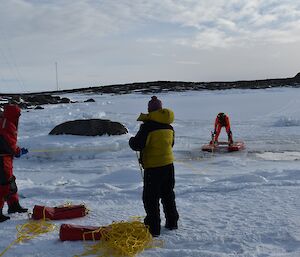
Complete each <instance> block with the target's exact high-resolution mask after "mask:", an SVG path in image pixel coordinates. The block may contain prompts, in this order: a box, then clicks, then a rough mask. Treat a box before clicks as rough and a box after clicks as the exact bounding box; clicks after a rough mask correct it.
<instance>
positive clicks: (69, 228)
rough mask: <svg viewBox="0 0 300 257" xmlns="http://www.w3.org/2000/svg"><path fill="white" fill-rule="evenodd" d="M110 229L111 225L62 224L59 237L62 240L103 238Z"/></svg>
mask: <svg viewBox="0 0 300 257" xmlns="http://www.w3.org/2000/svg"><path fill="white" fill-rule="evenodd" d="M108 231H109V227H94V226H78V225H71V224H62V225H61V226H60V230H59V239H60V240H61V241H78V240H82V241H85V240H93V241H95V240H101V239H102V237H103V235H104V234H105V233H107V232H108Z"/></svg>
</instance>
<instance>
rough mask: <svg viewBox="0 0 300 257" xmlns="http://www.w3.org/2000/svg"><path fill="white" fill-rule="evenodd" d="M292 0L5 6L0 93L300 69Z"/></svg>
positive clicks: (298, 4)
mask: <svg viewBox="0 0 300 257" xmlns="http://www.w3.org/2000/svg"><path fill="white" fill-rule="evenodd" d="M299 60H300V1H296V0H251V1H246V0H245V1H239V0H215V1H210V0H202V1H198V0H181V1H179V0H151V1H150V0H148V1H145V0H103V1H100V0H99V1H97V0H76V1H74V0H59V1H58V0H57V1H56V0H52V1H42V0H41V1H37V0H0V92H31V91H47V90H55V89H56V88H57V85H56V76H55V75H56V74H55V63H56V62H57V67H58V82H59V88H60V89H69V88H78V87H87V86H100V85H110V84H118V83H131V82H137V81H155V80H173V81H175V80H180V81H218V80H219V81H220V80H222V81H228V80H241V79H243V80H250V79H265V78H277V77H291V76H294V75H295V74H297V73H298V72H299V71H300V65H299V63H300V62H299Z"/></svg>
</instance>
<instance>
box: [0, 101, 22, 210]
mask: <svg viewBox="0 0 300 257" xmlns="http://www.w3.org/2000/svg"><path fill="white" fill-rule="evenodd" d="M20 114H21V110H20V108H19V107H18V106H17V105H7V106H5V107H4V112H3V115H2V117H1V118H0V210H2V208H3V205H4V201H7V204H8V206H12V205H14V204H15V203H18V202H19V200H18V194H17V187H16V183H15V176H14V175H13V158H14V156H15V155H20V148H19V147H18V146H17V130H18V122H19V117H20Z"/></svg>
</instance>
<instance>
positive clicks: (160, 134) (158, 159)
mask: <svg viewBox="0 0 300 257" xmlns="http://www.w3.org/2000/svg"><path fill="white" fill-rule="evenodd" d="M137 120H138V121H143V124H142V125H141V127H140V130H139V131H138V133H137V134H136V136H135V137H132V138H130V140H129V145H130V147H131V148H132V149H133V150H135V151H140V152H141V163H142V165H143V167H144V168H145V169H147V168H157V167H162V166H165V165H168V164H171V163H173V161H174V156H173V151H172V147H173V145H174V129H173V127H172V126H171V125H170V124H171V123H172V122H173V121H174V113H173V111H171V110H170V109H160V110H157V111H154V112H150V113H147V114H144V113H141V114H140V116H139V117H138V119H137Z"/></svg>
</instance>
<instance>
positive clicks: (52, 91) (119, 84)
mask: <svg viewBox="0 0 300 257" xmlns="http://www.w3.org/2000/svg"><path fill="white" fill-rule="evenodd" d="M299 74H300V72H298V73H297V74H295V75H294V76H290V77H276V78H262V79H249V80H248V79H242V80H226V81H221V80H212V81H180V80H151V81H135V82H129V83H117V84H109V85H98V86H85V87H75V88H59V90H46V91H31V92H0V96H1V95H18V94H30V93H32V94H38V93H55V92H64V91H72V90H75V91H76V90H84V89H88V88H98V87H106V86H107V87H113V86H122V85H131V84H143V83H145V84H147V83H154V82H174V83H176V82H183V83H235V82H251V81H266V80H284V79H293V78H295V77H296V76H297V75H299Z"/></svg>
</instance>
